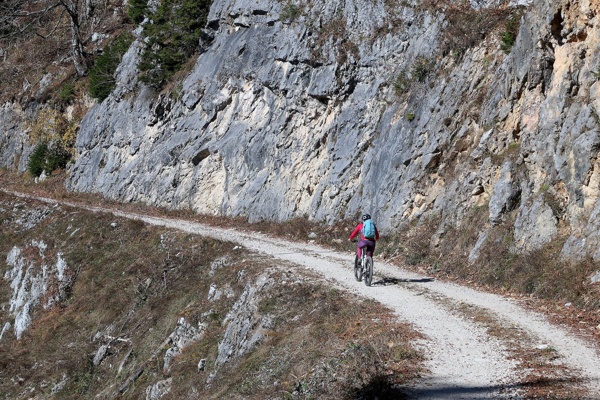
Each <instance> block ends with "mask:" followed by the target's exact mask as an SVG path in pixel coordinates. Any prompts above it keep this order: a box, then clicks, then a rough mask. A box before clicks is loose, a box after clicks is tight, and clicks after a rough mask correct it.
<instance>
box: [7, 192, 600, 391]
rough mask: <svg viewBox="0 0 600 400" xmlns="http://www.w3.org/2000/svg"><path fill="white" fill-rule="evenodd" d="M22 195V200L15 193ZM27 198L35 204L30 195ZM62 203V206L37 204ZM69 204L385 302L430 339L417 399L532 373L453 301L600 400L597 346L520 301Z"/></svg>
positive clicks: (503, 384)
mask: <svg viewBox="0 0 600 400" xmlns="http://www.w3.org/2000/svg"><path fill="white" fill-rule="evenodd" d="M10 193H12V194H15V195H21V194H19V193H14V192H10ZM21 196H24V197H32V196H25V195H21ZM32 198H36V199H38V200H42V201H46V202H50V203H56V201H55V200H51V199H45V198H39V197H32ZM61 203H62V204H66V205H70V206H73V207H79V208H85V209H89V210H92V211H101V212H111V213H113V214H115V215H117V216H121V217H127V218H134V219H140V220H143V221H145V222H147V223H150V224H154V225H160V226H166V227H170V228H174V229H179V230H183V231H187V232H191V233H196V234H201V235H202V234H206V232H211V236H212V237H214V238H216V239H221V240H227V241H233V242H236V243H238V244H240V245H242V246H244V247H246V248H248V249H251V250H254V251H257V252H260V253H264V254H268V255H271V256H272V257H275V258H278V259H282V260H286V261H291V262H293V263H295V264H297V265H299V266H301V267H303V268H307V269H309V270H311V271H314V272H317V273H318V274H320V275H321V276H323V278H324V279H326V280H327V281H328V282H329V283H330V284H331V285H333V286H336V287H338V288H341V289H344V290H348V291H351V292H354V293H357V294H359V295H361V296H364V297H367V298H371V299H374V300H377V301H378V302H381V303H382V304H384V305H386V306H387V307H389V308H390V309H393V310H394V311H395V313H396V314H397V315H398V317H399V319H400V320H403V321H406V322H410V323H411V324H413V325H414V327H415V328H416V330H418V331H419V332H421V333H422V334H423V336H424V337H425V339H423V340H422V341H420V342H419V343H418V346H419V347H420V348H421V349H422V350H423V352H424V354H425V356H426V358H427V364H426V366H427V367H428V368H429V374H427V375H426V376H424V377H423V379H422V380H420V381H419V382H416V383H415V384H414V387H412V388H410V393H409V394H410V395H411V397H414V398H417V399H502V398H510V399H515V398H521V396H520V391H519V383H520V378H522V376H523V375H524V374H525V372H526V371H523V370H520V369H519V363H518V362H517V361H515V360H514V359H512V358H510V357H508V356H509V354H508V353H509V352H508V350H509V349H507V348H506V346H507V344H506V343H502V341H501V340H500V339H498V338H494V337H492V336H491V335H488V334H487V333H486V332H487V330H486V329H485V327H483V326H481V325H479V324H478V323H477V322H475V321H474V320H473V319H470V318H466V317H465V315H464V314H461V313H459V312H453V311H452V310H451V309H450V308H449V307H447V306H444V305H443V304H442V302H444V301H451V302H455V303H460V304H464V305H468V306H470V307H477V308H480V309H483V310H486V311H487V312H488V313H490V314H491V315H493V316H494V318H496V319H497V320H498V321H499V322H500V323H501V324H506V325H510V326H511V327H514V329H518V330H520V331H522V332H524V333H526V336H527V337H528V338H529V341H528V343H524V344H523V346H531V345H532V344H531V341H532V340H533V341H534V343H536V345H537V346H547V347H548V348H552V349H554V350H555V351H556V352H557V353H558V354H559V355H560V357H559V360H557V361H556V363H557V365H558V364H560V365H561V366H563V367H567V368H569V370H571V371H575V372H576V374H577V376H578V377H579V378H580V379H581V384H582V385H584V386H585V389H586V390H587V391H588V397H586V398H589V399H600V357H599V353H598V351H597V349H596V348H594V346H592V345H591V344H589V343H587V342H585V341H584V340H583V339H580V338H578V337H577V336H575V335H573V334H571V333H570V332H569V331H567V330H566V329H565V328H562V327H558V326H555V325H552V324H551V323H549V322H548V321H547V319H546V318H545V317H544V316H543V315H541V314H537V313H534V312H531V311H528V310H526V309H524V308H522V307H520V306H519V305H518V304H517V303H516V302H515V301H513V300H510V299H506V298H503V297H501V296H498V295H494V294H489V293H484V292H480V291H477V290H474V289H471V288H467V287H464V286H460V285H457V284H452V283H446V282H440V281H434V280H432V279H429V278H427V277H425V276H421V275H418V274H415V273H412V272H408V271H404V270H402V269H399V268H398V267H397V266H392V265H388V264H385V263H379V262H377V260H375V268H374V277H373V284H372V286H371V287H367V286H365V285H364V283H362V282H357V281H356V280H355V279H354V275H353V271H352V265H353V261H354V254H353V252H352V251H351V250H350V249H351V246H350V244H349V251H348V252H347V253H345V254H343V253H339V252H335V251H331V250H328V249H324V248H321V247H319V246H316V245H314V244H301V243H294V242H289V241H285V240H282V239H274V238H271V237H267V236H265V235H262V234H260V233H256V232H252V233H246V232H242V231H238V230H234V229H221V228H215V227H207V226H205V225H202V224H199V223H193V222H189V221H185V220H177V219H166V218H157V217H151V216H145V215H139V214H133V213H126V212H122V211H115V210H110V209H102V208H96V207H88V206H82V205H79V204H73V203H70V202H61Z"/></svg>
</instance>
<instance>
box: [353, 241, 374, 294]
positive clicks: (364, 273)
mask: <svg viewBox="0 0 600 400" xmlns="http://www.w3.org/2000/svg"><path fill="white" fill-rule="evenodd" d="M354 277H355V278H356V280H357V281H359V282H360V281H362V280H363V277H364V278H365V285H367V286H371V280H372V279H373V258H372V257H371V256H369V255H367V249H362V250H361V257H360V258H358V256H355V257H354Z"/></svg>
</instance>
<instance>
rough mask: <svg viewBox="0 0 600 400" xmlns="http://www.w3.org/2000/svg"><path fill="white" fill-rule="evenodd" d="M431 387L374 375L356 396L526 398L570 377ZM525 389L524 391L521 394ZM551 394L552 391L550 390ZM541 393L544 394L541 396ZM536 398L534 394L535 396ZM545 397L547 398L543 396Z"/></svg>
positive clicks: (383, 398) (444, 399)
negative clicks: (390, 381) (407, 384)
mask: <svg viewBox="0 0 600 400" xmlns="http://www.w3.org/2000/svg"><path fill="white" fill-rule="evenodd" d="M429 383H430V384H432V386H431V387H426V386H425V387H417V388H413V389H408V388H402V387H401V386H394V385H389V384H387V385H386V384H385V383H384V381H383V379H381V378H379V379H378V378H376V379H374V380H373V381H372V382H370V383H368V384H367V385H365V386H364V387H362V388H361V389H360V390H359V391H358V392H357V395H358V396H357V397H356V398H360V399H364V400H371V399H378V400H392V399H394V400H417V399H427V400H434V399H435V400H455V399H473V400H475V399H513V398H523V397H522V396H523V395H525V398H529V397H528V396H527V392H528V391H529V390H534V391H536V390H540V389H541V390H542V393H545V392H546V391H544V389H552V388H560V387H564V385H569V384H571V385H572V384H573V383H574V382H573V380H570V379H565V378H554V379H552V378H540V379H537V380H534V381H531V382H522V383H514V384H505V385H502V384H498V385H489V386H466V385H465V386H460V385H458V386H454V385H448V384H443V383H439V382H438V383H435V382H429ZM524 392H525V393H524ZM550 393H552V390H550ZM542 396H544V395H542ZM535 397H537V396H535ZM543 398H547V397H543ZM551 398H553V399H557V400H558V399H561V400H563V399H564V400H566V399H578V398H580V397H570V396H566V397H565V396H561V395H557V396H556V397H555V396H552V397H551Z"/></svg>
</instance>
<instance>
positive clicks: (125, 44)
mask: <svg viewBox="0 0 600 400" xmlns="http://www.w3.org/2000/svg"><path fill="white" fill-rule="evenodd" d="M132 42H133V36H131V35H130V34H123V35H120V36H118V37H117V38H115V39H114V40H113V41H112V42H110V43H109V44H108V45H106V47H105V48H104V50H103V52H102V54H101V55H100V56H98V58H96V61H95V62H94V65H93V66H92V67H91V68H90V72H89V88H90V95H91V96H92V97H94V98H96V99H98V100H99V101H103V100H104V99H106V98H107V97H108V95H109V94H110V92H112V90H113V89H114V88H115V85H116V83H117V81H116V78H115V71H116V70H117V67H118V66H119V64H120V63H121V60H122V58H123V54H125V52H126V51H127V49H129V46H131V43H132Z"/></svg>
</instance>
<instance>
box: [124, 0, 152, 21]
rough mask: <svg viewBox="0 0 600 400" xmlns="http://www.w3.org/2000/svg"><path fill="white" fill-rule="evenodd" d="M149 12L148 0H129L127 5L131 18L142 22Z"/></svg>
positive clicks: (128, 14)
mask: <svg viewBox="0 0 600 400" xmlns="http://www.w3.org/2000/svg"><path fill="white" fill-rule="evenodd" d="M147 13H148V0H129V5H128V6H127V16H128V17H129V19H130V20H131V21H132V22H134V23H136V24H139V23H141V22H142V21H143V20H144V18H145V17H146V14H147Z"/></svg>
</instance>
